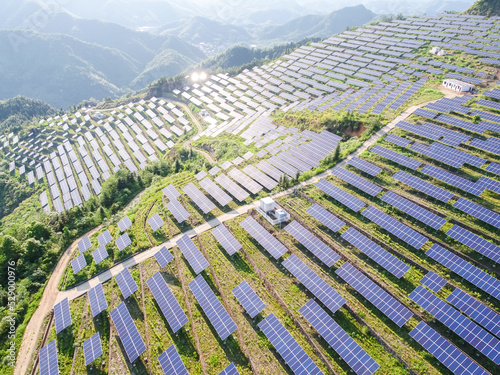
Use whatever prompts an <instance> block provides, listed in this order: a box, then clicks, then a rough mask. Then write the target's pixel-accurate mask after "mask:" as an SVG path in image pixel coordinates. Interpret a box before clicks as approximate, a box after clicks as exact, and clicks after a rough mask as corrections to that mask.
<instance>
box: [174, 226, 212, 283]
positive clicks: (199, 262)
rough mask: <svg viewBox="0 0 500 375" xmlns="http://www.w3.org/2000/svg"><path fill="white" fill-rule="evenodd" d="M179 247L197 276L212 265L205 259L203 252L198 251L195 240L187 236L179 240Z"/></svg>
mask: <svg viewBox="0 0 500 375" xmlns="http://www.w3.org/2000/svg"><path fill="white" fill-rule="evenodd" d="M177 246H178V247H179V249H180V250H181V252H182V254H184V256H185V257H186V259H187V261H188V262H189V265H190V266H191V268H192V269H193V271H194V272H195V273H196V274H199V273H200V272H201V271H203V270H204V269H205V268H207V267H208V266H209V265H210V263H209V262H208V260H206V259H205V257H204V256H203V254H202V253H201V251H200V250H198V248H197V247H196V245H195V244H194V242H193V240H192V239H191V238H190V237H189V236H188V235H187V234H185V235H184V236H182V237H181V238H179V239H178V240H177Z"/></svg>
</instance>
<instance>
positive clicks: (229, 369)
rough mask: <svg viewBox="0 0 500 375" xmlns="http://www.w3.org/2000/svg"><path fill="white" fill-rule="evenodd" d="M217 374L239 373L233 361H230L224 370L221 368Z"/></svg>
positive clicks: (230, 374) (235, 374)
mask: <svg viewBox="0 0 500 375" xmlns="http://www.w3.org/2000/svg"><path fill="white" fill-rule="evenodd" d="M219 375H240V373H239V372H238V369H237V368H236V366H235V365H234V363H232V362H231V363H230V364H229V366H227V367H226V368H225V369H224V370H222V371H221V372H220V373H219Z"/></svg>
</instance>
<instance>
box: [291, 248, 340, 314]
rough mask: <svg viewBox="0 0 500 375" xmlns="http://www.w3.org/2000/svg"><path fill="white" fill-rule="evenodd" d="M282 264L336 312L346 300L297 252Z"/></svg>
mask: <svg viewBox="0 0 500 375" xmlns="http://www.w3.org/2000/svg"><path fill="white" fill-rule="evenodd" d="M282 265H283V266H284V267H285V268H286V269H287V270H288V271H289V272H290V273H291V274H292V275H294V276H295V277H296V278H297V279H298V280H299V281H300V282H301V283H302V285H304V286H305V287H306V288H307V289H308V290H309V291H310V292H311V293H312V294H313V295H314V296H315V297H316V298H317V299H319V300H320V301H321V303H323V304H324V305H325V306H326V307H328V309H329V310H330V311H331V312H332V313H335V312H336V311H337V310H338V309H339V308H341V307H342V305H344V303H345V302H346V300H345V299H344V297H342V296H341V295H340V294H339V293H338V292H337V291H336V290H335V289H333V288H332V287H331V286H330V285H329V284H328V283H327V282H326V281H325V280H323V279H322V278H321V277H319V276H318V275H317V274H316V273H315V272H314V271H313V270H311V269H310V268H309V267H308V266H307V265H306V264H305V263H304V262H302V261H301V260H300V259H299V258H298V257H297V256H296V255H295V254H292V255H290V256H289V257H288V258H287V259H286V260H284V261H283V263H282Z"/></svg>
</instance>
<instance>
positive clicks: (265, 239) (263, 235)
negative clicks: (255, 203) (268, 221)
mask: <svg viewBox="0 0 500 375" xmlns="http://www.w3.org/2000/svg"><path fill="white" fill-rule="evenodd" d="M240 225H241V226H242V227H243V229H245V230H246V231H247V232H248V234H249V235H250V236H252V237H253V238H255V240H256V241H257V242H258V243H259V244H260V245H261V246H262V247H263V248H264V249H265V250H266V251H267V252H269V254H271V255H272V257H273V258H274V259H279V258H281V256H282V255H283V254H285V253H286V252H287V251H288V249H287V248H286V247H285V245H283V244H282V243H281V242H279V241H278V240H277V239H276V238H275V237H274V236H273V235H272V234H271V233H269V232H268V231H267V230H266V229H265V228H264V227H262V225H260V224H259V223H258V222H257V221H255V219H254V218H253V217H251V216H249V217H247V218H246V219H245V220H243V221H242V222H241V223H240Z"/></svg>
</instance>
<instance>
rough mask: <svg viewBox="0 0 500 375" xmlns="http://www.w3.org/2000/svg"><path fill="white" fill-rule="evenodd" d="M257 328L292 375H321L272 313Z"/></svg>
mask: <svg viewBox="0 0 500 375" xmlns="http://www.w3.org/2000/svg"><path fill="white" fill-rule="evenodd" d="M259 328H260V330H261V331H262V332H263V333H264V334H265V335H266V337H267V338H268V340H269V341H270V342H271V344H272V345H273V346H274V348H275V349H276V351H277V352H278V353H279V354H280V356H281V357H282V358H283V359H284V361H285V362H286V364H287V365H288V366H290V368H291V370H292V371H293V373H294V374H311V375H312V374H314V375H316V374H323V373H322V372H321V370H320V369H319V367H318V366H317V365H316V364H315V363H314V362H313V360H312V359H311V357H309V356H308V355H307V353H306V352H305V351H304V349H302V347H301V346H300V345H299V344H298V343H297V341H296V340H295V339H294V338H293V336H292V335H291V334H290V332H288V331H287V329H286V328H285V327H284V326H283V324H281V322H280V321H279V320H278V318H276V316H275V315H274V314H273V313H271V314H269V315H268V316H267V317H266V319H264V320H263V321H261V322H260V323H259Z"/></svg>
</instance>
